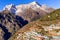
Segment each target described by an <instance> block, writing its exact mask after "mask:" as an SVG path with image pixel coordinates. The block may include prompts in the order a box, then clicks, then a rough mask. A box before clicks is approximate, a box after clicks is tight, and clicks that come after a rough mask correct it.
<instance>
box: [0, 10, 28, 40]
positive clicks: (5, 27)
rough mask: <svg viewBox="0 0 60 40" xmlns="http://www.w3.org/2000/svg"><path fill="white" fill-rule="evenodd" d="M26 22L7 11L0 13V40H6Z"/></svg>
mask: <svg viewBox="0 0 60 40" xmlns="http://www.w3.org/2000/svg"><path fill="white" fill-rule="evenodd" d="M27 23H28V22H27V21H26V20H24V19H22V18H21V17H19V16H16V15H14V14H13V13H11V12H10V11H8V10H4V11H2V12H0V29H2V31H3V32H4V34H3V32H2V33H1V32H0V33H1V34H0V35H2V34H3V35H2V36H1V39H2V38H3V39H4V40H8V38H9V37H10V36H11V35H13V33H15V32H16V31H17V30H18V29H20V28H21V27H22V26H24V25H25V24H27Z"/></svg>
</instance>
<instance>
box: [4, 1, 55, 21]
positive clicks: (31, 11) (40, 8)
mask: <svg viewBox="0 0 60 40" xmlns="http://www.w3.org/2000/svg"><path fill="white" fill-rule="evenodd" d="M4 10H9V11H10V12H11V13H14V14H15V15H18V16H21V17H22V18H24V19H25V20H27V21H28V22H32V21H35V20H36V19H39V18H41V17H42V16H44V15H46V14H48V13H50V12H52V11H54V10H55V9H54V8H51V7H48V6H46V5H44V4H43V5H40V4H39V3H38V2H35V1H34V2H31V3H28V4H21V5H16V6H15V5H13V4H11V5H6V7H4ZM26 15H27V16H26Z"/></svg>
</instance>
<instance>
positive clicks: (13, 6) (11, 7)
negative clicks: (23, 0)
mask: <svg viewBox="0 0 60 40" xmlns="http://www.w3.org/2000/svg"><path fill="white" fill-rule="evenodd" d="M3 10H9V11H11V12H12V13H15V12H16V6H15V5H14V4H10V5H6V6H5V7H4V8H3Z"/></svg>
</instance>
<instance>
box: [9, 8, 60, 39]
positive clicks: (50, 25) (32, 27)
mask: <svg viewBox="0 0 60 40" xmlns="http://www.w3.org/2000/svg"><path fill="white" fill-rule="evenodd" d="M59 39H60V9H57V10H55V11H53V12H52V13H50V14H47V15H45V16H44V17H42V18H40V19H38V20H36V21H34V22H31V23H29V24H27V25H26V26H24V27H23V28H21V29H19V30H18V31H17V32H16V33H15V34H14V35H13V36H11V38H10V39H9V40H59Z"/></svg>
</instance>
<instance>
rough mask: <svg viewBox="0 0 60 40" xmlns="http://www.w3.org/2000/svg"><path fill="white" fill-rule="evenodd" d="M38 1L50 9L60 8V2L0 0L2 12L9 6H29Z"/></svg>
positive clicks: (46, 0)
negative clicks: (28, 4)
mask: <svg viewBox="0 0 60 40" xmlns="http://www.w3.org/2000/svg"><path fill="white" fill-rule="evenodd" d="M33 1H36V2H38V3H39V4H46V5H47V6H49V7H53V8H60V0H0V10H2V9H3V7H4V6H5V5H7V4H15V5H19V4H27V3H30V2H33Z"/></svg>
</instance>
